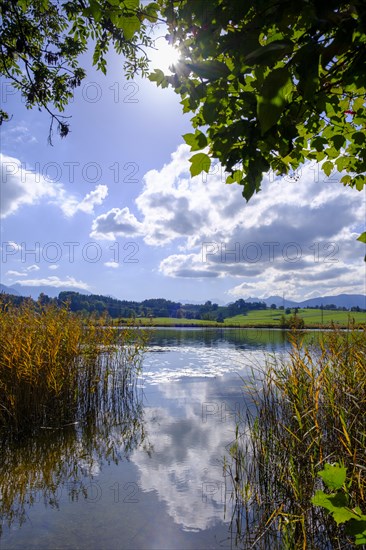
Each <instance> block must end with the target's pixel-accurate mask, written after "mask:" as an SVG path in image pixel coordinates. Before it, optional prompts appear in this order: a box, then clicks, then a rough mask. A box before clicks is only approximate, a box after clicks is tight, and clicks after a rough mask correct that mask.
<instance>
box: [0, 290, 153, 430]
mask: <svg viewBox="0 0 366 550" xmlns="http://www.w3.org/2000/svg"><path fill="white" fill-rule="evenodd" d="M0 334H1V340H0V435H1V436H2V437H5V436H9V434H10V435H11V436H17V437H18V436H22V435H24V434H29V433H33V432H34V430H37V429H39V428H41V427H43V428H45V427H59V426H65V425H66V424H68V423H72V422H79V421H85V420H86V419H87V417H88V415H92V414H93V412H95V411H96V410H98V409H99V408H100V406H101V403H102V402H103V403H106V402H108V399H111V398H112V397H111V396H113V395H114V396H116V393H115V392H114V393H113V392H112V393H111V392H110V389H111V386H113V385H116V384H117V385H118V386H119V387H120V386H121V385H122V386H128V385H129V384H131V383H132V382H133V380H135V375H136V372H137V371H138V369H139V367H140V359H141V351H142V349H143V347H144V343H145V340H146V336H145V334H144V333H143V332H142V331H138V330H134V329H131V328H128V327H127V328H125V329H123V330H116V329H114V328H113V327H111V326H108V319H96V318H92V317H89V318H87V319H86V318H83V317H79V316H76V315H75V314H72V313H71V312H70V311H69V310H68V308H67V305H65V307H63V308H59V307H56V306H54V305H41V304H39V303H38V304H37V306H36V307H35V306H34V303H33V302H32V301H29V302H28V301H27V302H23V303H22V304H21V305H19V306H14V305H13V304H11V303H7V302H6V299H5V298H3V297H2V298H0ZM116 373H119V376H116ZM121 373H122V377H121V376H120V374H121ZM114 398H116V397H114Z"/></svg>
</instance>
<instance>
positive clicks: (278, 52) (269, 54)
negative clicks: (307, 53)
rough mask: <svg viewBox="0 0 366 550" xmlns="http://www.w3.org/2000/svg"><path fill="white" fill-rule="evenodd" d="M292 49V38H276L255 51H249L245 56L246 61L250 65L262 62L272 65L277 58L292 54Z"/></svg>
mask: <svg viewBox="0 0 366 550" xmlns="http://www.w3.org/2000/svg"><path fill="white" fill-rule="evenodd" d="M292 50H293V43H292V42H291V40H275V41H274V42H271V43H270V44H266V45H265V46H261V47H260V48H257V49H256V50H254V51H253V52H251V53H249V54H248V55H247V56H246V57H245V61H246V63H249V64H250V65H256V64H259V65H260V64H262V63H263V64H264V65H270V64H272V63H274V62H275V61H276V60H277V59H280V58H282V57H283V56H285V55H288V54H290V53H291V52H292Z"/></svg>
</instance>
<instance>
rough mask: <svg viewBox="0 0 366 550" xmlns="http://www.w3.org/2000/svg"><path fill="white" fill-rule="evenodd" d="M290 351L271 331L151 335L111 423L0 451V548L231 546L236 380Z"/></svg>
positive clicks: (50, 433) (238, 408)
mask: <svg viewBox="0 0 366 550" xmlns="http://www.w3.org/2000/svg"><path fill="white" fill-rule="evenodd" d="M288 346H289V344H288V342H287V336H286V333H284V332H282V331H276V330H243V329H155V330H152V331H151V338H150V342H149V345H148V349H147V352H146V353H145V355H144V359H143V373H142V375H141V376H140V377H139V379H138V381H137V384H136V386H135V387H134V388H131V392H130V394H129V395H128V396H127V397H126V399H125V402H124V403H123V406H122V408H121V410H120V411H119V414H118V422H116V420H115V418H111V417H108V414H105V415H104V416H103V418H102V419H100V420H99V422H98V423H97V425H90V426H89V425H85V426H68V427H65V428H63V429H59V430H47V429H45V430H43V431H42V433H41V434H40V435H39V436H37V437H36V438H33V439H32V440H31V441H27V442H24V443H23V444H22V445H21V446H13V447H12V448H8V449H6V450H5V449H3V451H2V456H1V461H0V498H1V505H0V514H1V518H2V523H1V526H2V527H1V528H2V533H1V536H0V549H1V550H5V549H15V548H19V549H25V548H26V549H37V550H39V549H47V550H51V549H98V550H99V549H106V550H114V549H158V550H162V549H182V550H183V549H184V550H186V549H204V548H232V547H233V546H234V544H233V542H232V540H231V536H230V520H231V508H230V507H231V503H230V500H229V498H228V494H227V491H228V489H226V484H225V481H228V480H225V477H224V476H223V458H224V456H225V454H227V449H228V448H229V447H230V444H231V442H232V441H233V439H234V437H235V423H236V420H238V418H239V415H240V413H241V412H242V411H243V410H245V394H244V391H243V382H242V378H245V377H247V376H249V374H250V371H251V368H255V367H256V366H258V365H259V364H263V361H264V356H265V353H273V352H275V353H286V349H288ZM110 416H111V415H110ZM225 493H226V494H225ZM225 503H226V504H225Z"/></svg>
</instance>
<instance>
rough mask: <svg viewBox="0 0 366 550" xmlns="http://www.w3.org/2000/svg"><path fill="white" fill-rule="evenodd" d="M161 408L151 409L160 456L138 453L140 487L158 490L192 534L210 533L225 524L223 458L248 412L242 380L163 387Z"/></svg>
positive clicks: (152, 435)
mask: <svg viewBox="0 0 366 550" xmlns="http://www.w3.org/2000/svg"><path fill="white" fill-rule="evenodd" d="M157 401H159V402H160V403H162V405H161V406H151V407H149V408H147V409H146V414H145V422H146V429H147V431H148V433H149V440H150V442H151V444H152V446H153V449H154V453H153V455H152V456H151V457H148V456H147V455H146V454H144V453H142V452H140V451H139V450H136V451H135V452H134V453H133V454H132V456H131V461H132V462H133V463H134V464H136V465H137V466H138V469H139V482H138V483H139V486H140V487H141V489H142V490H143V491H154V492H156V494H157V495H158V499H159V501H161V502H163V503H164V504H165V505H166V509H167V512H168V514H169V516H170V517H171V518H172V519H173V520H174V522H175V523H177V524H179V525H180V526H181V527H182V528H183V529H184V530H187V531H201V530H207V529H209V528H211V527H213V526H215V525H217V524H219V523H222V522H223V520H224V507H225V491H226V480H225V477H224V472H223V457H224V455H225V453H226V450H227V449H229V447H230V445H231V443H232V442H233V440H234V439H235V424H236V422H237V421H238V420H239V416H240V415H241V414H242V411H243V406H244V402H243V395H242V393H241V389H240V380H239V379H238V378H233V377H231V378H230V379H229V378H227V377H223V378H219V379H216V380H211V379H209V380H208V381H204V380H202V379H201V380H199V381H198V382H197V381H196V382H195V381H193V380H192V379H183V380H180V381H179V382H178V381H177V382H170V383H169V384H161V385H159V396H158V398H157Z"/></svg>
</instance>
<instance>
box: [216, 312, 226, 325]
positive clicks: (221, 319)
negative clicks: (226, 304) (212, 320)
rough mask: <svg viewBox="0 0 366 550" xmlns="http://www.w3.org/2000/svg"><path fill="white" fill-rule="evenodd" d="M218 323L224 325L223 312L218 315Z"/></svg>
mask: <svg viewBox="0 0 366 550" xmlns="http://www.w3.org/2000/svg"><path fill="white" fill-rule="evenodd" d="M216 321H217V322H218V323H223V322H224V316H223V314H222V312H221V311H220V312H219V314H218V315H217V317H216Z"/></svg>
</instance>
